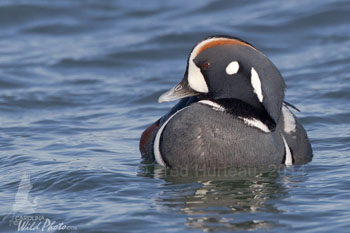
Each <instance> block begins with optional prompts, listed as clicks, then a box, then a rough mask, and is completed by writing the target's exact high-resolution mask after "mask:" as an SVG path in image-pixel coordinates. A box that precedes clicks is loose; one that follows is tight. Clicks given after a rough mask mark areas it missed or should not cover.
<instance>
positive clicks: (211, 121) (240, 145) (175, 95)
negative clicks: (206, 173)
mask: <svg viewBox="0 0 350 233" xmlns="http://www.w3.org/2000/svg"><path fill="white" fill-rule="evenodd" d="M284 89H285V83H284V80H283V78H282V76H281V74H280V72H279V71H278V69H277V68H276V67H275V65H274V64H273V63H272V62H271V61H270V60H269V59H268V58H267V57H266V56H265V55H264V54H263V53H261V52H260V51H259V50H257V49H256V48H255V47H253V46H252V45H251V44H249V43H247V42H245V41H243V40H241V39H238V38H235V37H229V36H214V37H209V38H206V39H204V40H202V41H201V42H199V43H198V44H197V45H195V47H194V48H193V49H192V51H191V53H190V55H189V58H188V61H187V68H186V72H185V75H184V77H183V79H182V81H181V82H180V83H179V84H177V85H176V86H175V87H174V88H172V89H170V90H169V91H167V92H166V93H164V94H163V95H161V96H160V97H159V102H166V101H173V100H177V99H181V100H180V101H179V102H178V104H177V105H175V106H174V107H173V108H172V109H171V110H170V111H169V112H168V113H167V114H166V115H165V116H163V117H162V118H160V119H159V120H158V121H157V122H155V123H154V124H153V125H151V126H150V127H149V128H148V129H146V130H145V131H144V132H143V134H142V136H141V140H140V151H141V154H142V157H143V158H144V159H145V160H150V161H156V162H157V163H158V164H160V165H162V166H165V167H175V168H188V169H192V168H193V169H204V168H208V169H211V168H229V167H266V166H276V167H277V166H279V165H280V164H286V165H292V164H305V163H307V162H309V161H311V159H312V149H311V145H310V142H309V140H308V137H307V134H306V132H305V130H304V128H303V127H302V125H301V124H300V123H299V122H298V120H297V119H296V117H295V116H294V115H293V113H292V112H291V111H290V110H289V108H288V105H289V104H287V103H285V102H284V101H283V98H284Z"/></svg>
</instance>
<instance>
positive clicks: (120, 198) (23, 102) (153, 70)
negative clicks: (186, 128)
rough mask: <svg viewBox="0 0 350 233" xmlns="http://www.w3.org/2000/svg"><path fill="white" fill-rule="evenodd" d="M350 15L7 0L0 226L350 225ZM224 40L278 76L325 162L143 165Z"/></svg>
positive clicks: (334, 6) (0, 76) (297, 4)
mask: <svg viewBox="0 0 350 233" xmlns="http://www.w3.org/2000/svg"><path fill="white" fill-rule="evenodd" d="M349 12H350V4H349V2H348V1H345V0H344V1H341V0H334V1H331V0H329V1H318V0H308V1H288V2H286V1H283V2H281V1H277V0H275V1H273V0H270V1H259V2H257V1H243V0H242V1H228V0H226V1H199V0H197V1H191V2H189V1H184V0H179V1H160V0H159V1H155V0H154V1H147V2H146V1H122V0H121V1H107V0H106V1H100V0H91V1H65V0H61V1H12V0H11V1H10V0H7V1H6V0H4V1H1V2H0V28H1V34H0V111H1V115H0V122H1V125H0V127H1V128H0V146H1V152H0V153H1V155H0V203H1V204H0V231H1V232H17V230H18V224H19V220H21V218H22V223H23V222H24V220H25V219H24V217H27V218H32V221H31V220H30V219H29V222H34V221H35V222H36V224H38V223H40V224H41V225H40V227H43V226H44V224H46V223H47V221H50V222H51V223H53V222H54V221H56V222H55V224H56V225H57V224H58V223H63V224H64V225H65V226H66V227H67V228H68V230H67V229H66V230H62V231H61V230H60V229H58V228H55V224H54V225H51V228H49V227H48V226H47V225H45V228H44V231H46V232H54V231H56V232H203V231H226V230H237V231H249V230H256V231H265V230H269V231H272V232H331V231H337V232H350V230H349V229H350V210H349V206H350V192H349V191H350V173H349V170H350V148H349V147H350V127H349V124H350V104H349V99H350V75H349V74H350V24H349V22H350V14H349ZM215 34H229V35H233V36H238V37H241V38H243V39H245V40H247V41H249V42H250V43H252V44H253V45H255V46H256V47H257V48H259V49H260V50H261V51H263V52H264V53H265V54H266V55H267V56H268V57H269V58H270V59H271V60H272V61H273V62H274V63H275V64H276V66H277V67H278V68H279V69H280V71H281V72H282V74H283V76H284V78H285V81H286V83H287V85H288V89H287V92H286V99H287V100H288V101H289V102H291V103H293V104H294V105H296V106H297V107H298V108H299V109H300V110H301V111H302V112H301V113H298V114H297V115H298V117H299V118H300V120H301V122H302V123H303V125H304V127H305V128H306V129H307V132H308V134H309V137H310V140H311V143H312V146H313V150H314V159H313V161H312V163H310V164H308V165H307V166H301V167H294V168H289V169H285V170H282V171H273V172H255V173H249V174H246V173H244V171H233V172H232V173H229V174H226V175H224V176H213V174H206V175H207V176H199V175H197V176H186V174H172V173H171V172H169V171H165V170H164V169H162V168H159V167H158V166H154V165H151V164H143V163H141V160H140V154H139V151H138V140H139V137H140V134H141V132H142V130H143V129H145V128H146V127H147V125H148V124H150V123H151V122H152V121H154V120H156V119H157V118H158V117H159V116H161V115H162V114H164V113H165V112H166V111H167V110H168V108H169V107H170V106H172V105H173V104H174V103H167V104H157V98H158V96H159V95H160V94H161V93H162V92H164V91H165V90H167V89H169V88H170V87H171V86H173V85H174V84H175V83H176V82H178V81H179V80H180V78H181V77H182V75H183V72H184V70H185V65H186V59H187V55H188V53H189V51H190V49H191V48H192V46H193V45H194V44H195V43H196V42H198V41H199V40H200V39H202V38H203V37H206V36H208V35H215ZM20 182H21V184H20ZM29 182H30V183H31V185H32V186H29ZM19 186H20V187H21V189H20V191H18V187H19ZM16 194H17V196H16ZM22 194H23V195H24V194H27V196H25V198H24V199H23V198H22V201H23V200H24V202H21V201H20V200H21V195H22ZM22 197H23V196H22ZM16 204H17V205H16ZM16 206H17V207H16ZM16 208H19V209H16ZM16 210H17V213H16V212H15V211H16ZM20 211H22V212H23V213H21V212H20ZM35 218H37V219H35ZM16 220H17V222H16ZM16 224H17V225H16ZM40 229H41V228H40ZM37 231H39V228H33V229H32V230H31V231H30V230H27V232H37Z"/></svg>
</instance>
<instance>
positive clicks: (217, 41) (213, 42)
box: [196, 38, 255, 56]
mask: <svg viewBox="0 0 350 233" xmlns="http://www.w3.org/2000/svg"><path fill="white" fill-rule="evenodd" d="M203 42H206V43H204V44H203V45H202V46H200V48H198V50H197V51H196V56H198V55H199V54H200V53H201V52H203V51H205V50H207V49H210V48H213V47H215V46H218V45H241V46H247V47H250V48H252V49H255V48H254V47H253V46H251V45H249V44H247V43H245V42H243V41H240V40H237V39H230V38H212V39H209V40H205V41H202V42H201V43H203ZM201 43H199V45H200V44H201ZM196 47H197V46H196Z"/></svg>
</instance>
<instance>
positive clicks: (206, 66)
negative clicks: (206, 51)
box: [202, 62, 210, 69]
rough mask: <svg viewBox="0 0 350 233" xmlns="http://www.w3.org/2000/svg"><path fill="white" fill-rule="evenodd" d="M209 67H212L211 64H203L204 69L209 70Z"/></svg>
mask: <svg viewBox="0 0 350 233" xmlns="http://www.w3.org/2000/svg"><path fill="white" fill-rule="evenodd" d="M209 66H210V62H204V63H203V64H202V68H203V69H208V68H209Z"/></svg>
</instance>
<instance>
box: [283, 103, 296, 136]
mask: <svg viewBox="0 0 350 233" xmlns="http://www.w3.org/2000/svg"><path fill="white" fill-rule="evenodd" d="M282 113H283V123H284V129H283V130H284V132H286V133H288V134H291V133H294V132H295V130H296V122H295V118H294V116H293V113H291V111H290V110H289V109H288V108H287V107H286V106H282Z"/></svg>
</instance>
